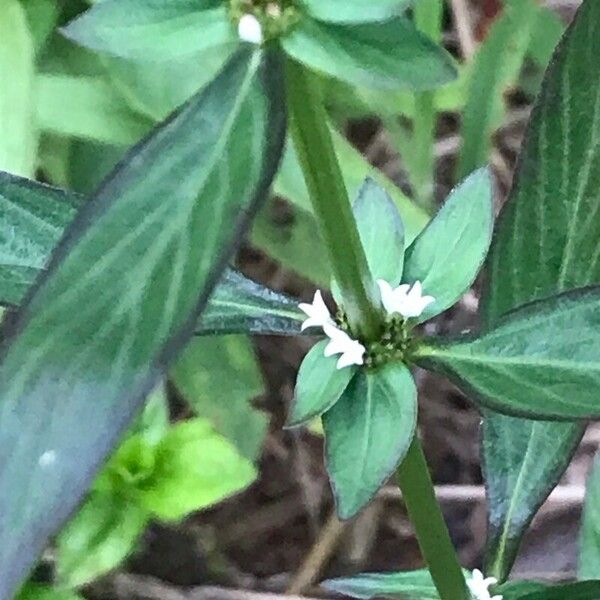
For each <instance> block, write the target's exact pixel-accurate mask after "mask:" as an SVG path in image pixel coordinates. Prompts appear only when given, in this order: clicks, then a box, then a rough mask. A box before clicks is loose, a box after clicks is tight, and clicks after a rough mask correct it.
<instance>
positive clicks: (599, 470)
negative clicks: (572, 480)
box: [577, 453, 600, 579]
mask: <svg viewBox="0 0 600 600" xmlns="http://www.w3.org/2000/svg"><path fill="white" fill-rule="evenodd" d="M577 574H578V575H579V577H580V578H581V579H592V578H593V577H600V453H597V454H596V459H595V460H594V465H593V467H592V471H591V473H590V476H589V478H588V481H587V488H586V494H585V505H584V508H583V517H582V520H581V537H580V544H579V565H578V569H577Z"/></svg>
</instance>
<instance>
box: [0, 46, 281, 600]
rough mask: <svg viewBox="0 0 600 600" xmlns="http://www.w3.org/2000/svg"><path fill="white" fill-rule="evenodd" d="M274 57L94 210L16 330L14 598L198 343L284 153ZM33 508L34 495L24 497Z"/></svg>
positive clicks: (4, 534)
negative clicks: (188, 348) (211, 303)
mask: <svg viewBox="0 0 600 600" xmlns="http://www.w3.org/2000/svg"><path fill="white" fill-rule="evenodd" d="M275 58H276V57H275V56H274V55H271V54H264V53H262V52H249V51H248V52H246V51H243V52H241V53H239V54H237V55H236V56H235V57H234V58H233V59H232V61H231V62H230V63H228V65H227V67H226V68H225V69H224V70H223V72H222V73H221V74H220V75H219V77H218V78H217V79H216V80H215V81H214V82H213V83H212V84H211V85H209V86H208V87H207V88H206V89H205V90H204V91H203V92H201V93H200V94H199V95H198V96H196V97H194V98H193V99H192V100H190V102H189V103H188V104H187V105H186V106H184V107H183V108H182V110H181V111H179V112H177V113H175V114H174V115H173V117H172V118H170V119H169V120H167V121H166V122H165V123H164V124H163V125H162V126H160V127H159V128H158V129H157V130H156V131H155V132H154V133H153V134H152V135H151V136H150V137H149V138H148V139H146V140H145V141H144V142H142V143H141V144H140V145H139V146H137V147H136V148H135V149H134V150H132V152H131V153H130V154H129V155H128V156H127V157H126V158H125V159H124V160H123V162H122V163H121V164H120V166H119V167H118V168H117V169H116V171H115V172H114V173H112V174H111V175H110V177H109V178H108V179H107V181H106V182H105V183H104V185H102V186H101V188H100V189H99V191H98V192H97V193H96V194H94V196H93V198H92V199H91V200H90V201H89V202H88V203H86V204H85V206H84V208H83V209H82V210H81V211H80V213H79V215H78V217H77V218H76V220H75V221H74V223H73V224H72V225H71V226H70V227H69V228H68V230H67V232H66V234H65V236H64V237H63V240H62V242H61V243H60V244H59V246H58V248H57V250H56V251H55V252H54V254H53V257H52V259H51V261H50V264H49V267H48V270H47V271H45V272H44V274H43V275H42V276H41V277H40V278H39V279H38V280H37V284H36V286H35V289H34V290H33V291H32V292H31V293H30V294H29V296H28V299H27V300H26V302H25V303H24V304H23V305H22V306H21V308H20V309H19V311H18V313H17V315H16V317H15V318H14V319H12V320H11V324H10V329H9V330H7V331H5V332H4V333H5V339H4V344H3V348H2V355H3V359H4V360H3V364H2V367H1V370H0V447H1V448H4V449H7V448H10V452H6V451H4V452H3V453H2V454H1V455H0V487H1V488H2V489H3V490H10V492H9V493H4V494H2V495H1V496H0V537H1V538H2V539H3V540H4V541H3V543H2V546H1V547H0V597H9V596H10V595H11V593H13V592H14V590H15V588H16V587H17V585H18V584H19V583H20V581H21V580H22V578H23V577H24V576H25V574H26V572H27V570H28V569H29V567H30V566H31V565H32V564H33V562H34V561H35V559H36V557H37V555H38V553H39V552H40V551H41V549H42V548H43V546H44V544H45V543H46V541H47V539H48V537H49V536H50V535H51V534H52V533H54V532H55V531H56V529H57V528H58V527H59V526H60V524H61V523H62V522H63V521H64V520H65V518H66V517H67V516H68V515H69V514H70V512H71V511H72V510H73V508H74V507H75V506H76V504H77V503H78V501H79V500H80V498H81V497H82V495H83V493H84V492H85V489H86V488H87V487H88V485H89V484H90V483H91V480H92V479H93V476H94V474H95V472H96V470H97V468H98V466H99V464H101V462H102V461H103V459H104V458H105V456H106V455H107V454H108V452H109V451H110V450H111V448H112V447H113V446H114V444H115V442H116V440H117V439H118V438H119V436H120V434H121V433H122V431H123V430H124V429H125V428H126V427H127V426H128V424H129V423H130V422H131V420H132V418H133V416H134V415H135V413H136V412H137V411H138V410H139V407H140V405H141V402H142V401H143V399H144V397H145V396H146V395H147V393H148V391H149V390H150V389H152V387H154V385H155V384H156V382H157V380H158V379H160V378H161V377H162V376H163V375H164V371H165V369H166V368H167V367H168V365H169V363H170V362H171V361H172V359H173V358H174V357H175V356H176V354H177V353H178V351H179V350H180V349H181V346H182V345H183V344H184V343H185V342H186V341H187V340H188V338H189V336H190V335H192V333H193V323H194V322H195V320H196V319H197V318H198V314H199V312H200V311H201V310H202V309H203V308H204V305H205V304H206V301H207V298H208V296H209V294H210V293H211V292H212V288H213V287H214V283H215V282H216V281H217V280H218V278H219V277H220V275H221V272H222V270H223V268H224V266H225V264H226V261H227V259H228V257H229V256H230V254H231V252H232V251H233V249H234V247H235V243H236V242H239V240H240V239H241V234H242V233H243V231H244V226H245V225H246V223H247V220H248V217H249V215H251V214H252V213H253V212H254V210H255V208H256V205H257V203H258V202H259V201H260V200H262V199H263V198H264V197H266V195H267V193H268V186H269V183H270V180H271V178H272V176H273V174H274V172H275V170H276V168H277V163H278V160H279V156H280V152H281V148H282V145H283V138H284V131H285V119H284V111H283V109H282V98H281V87H282V86H281V77H280V76H281V69H280V65H279V62H278V61H277V60H275ZM25 499H26V500H25Z"/></svg>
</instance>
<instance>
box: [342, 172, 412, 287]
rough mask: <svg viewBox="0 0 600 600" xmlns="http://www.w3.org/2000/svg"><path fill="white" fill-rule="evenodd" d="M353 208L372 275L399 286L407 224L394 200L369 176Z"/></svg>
mask: <svg viewBox="0 0 600 600" xmlns="http://www.w3.org/2000/svg"><path fill="white" fill-rule="evenodd" d="M352 211H353V212H354V217H355V218H356V224H357V226H358V233H359V235H360V241H361V242H362V245H363V248H364V249H365V254H366V256H367V262H368V263H369V269H370V271H371V274H372V275H373V277H374V278H375V279H385V280H386V281H387V282H388V283H390V284H391V285H394V286H396V285H398V284H399V283H400V279H401V278H402V268H403V266H404V225H403V224H402V219H401V218H400V214H399V213H398V209H397V208H396V207H395V206H394V203H393V202H392V199H391V198H390V197H389V195H388V194H387V192H386V191H385V190H384V189H383V188H382V187H380V186H379V185H378V184H377V183H376V182H375V181H373V180H372V179H367V180H366V181H365V183H364V184H363V186H362V187H361V189H360V191H359V192H358V198H357V199H356V201H355V202H354V204H353V207H352Z"/></svg>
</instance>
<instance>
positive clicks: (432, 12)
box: [411, 0, 443, 210]
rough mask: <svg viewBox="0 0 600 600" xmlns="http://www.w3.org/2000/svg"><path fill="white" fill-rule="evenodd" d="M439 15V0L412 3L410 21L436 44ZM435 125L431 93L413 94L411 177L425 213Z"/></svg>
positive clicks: (430, 197) (430, 201)
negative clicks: (411, 18) (412, 15)
mask: <svg viewBox="0 0 600 600" xmlns="http://www.w3.org/2000/svg"><path fill="white" fill-rule="evenodd" d="M442 14H443V4H442V1H441V0H419V2H416V3H415V6H414V19H415V25H416V26H417V29H419V31H421V32H422V33H424V34H425V35H427V36H428V37H430V38H431V39H432V40H433V41H434V42H436V43H439V41H440V40H441V37H442ZM436 124H437V111H436V107H435V92H434V91H428V92H422V93H420V94H416V96H415V115H414V120H413V149H412V160H411V162H412V165H413V169H412V173H411V175H412V184H413V186H414V191H415V197H416V198H417V200H418V201H419V203H420V204H421V205H422V206H423V208H425V209H427V210H432V209H433V206H434V182H435V128H436Z"/></svg>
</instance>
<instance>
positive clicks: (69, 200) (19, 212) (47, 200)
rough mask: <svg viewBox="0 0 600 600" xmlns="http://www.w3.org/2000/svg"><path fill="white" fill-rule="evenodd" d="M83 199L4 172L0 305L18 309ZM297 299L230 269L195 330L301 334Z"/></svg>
mask: <svg viewBox="0 0 600 600" xmlns="http://www.w3.org/2000/svg"><path fill="white" fill-rule="evenodd" d="M82 204H83V198H82V197H81V196H78V195H77V194H73V193H70V192H66V191H64V190H59V189H56V188H52V187H49V186H45V185H41V184H39V183H35V182H33V181H29V180H28V179H23V178H20V177H15V176H12V175H9V174H7V173H1V172H0V208H1V210H0V305H4V306H12V307H15V306H18V305H19V304H20V303H21V302H22V300H23V298H24V297H25V294H26V292H27V290H28V289H29V288H30V287H31V286H32V285H33V283H34V281H35V279H36V278H37V277H38V275H39V274H40V273H41V272H42V270H43V269H44V267H45V265H46V264H47V262H48V259H49V257H50V253H51V252H52V250H53V249H54V247H55V246H56V244H57V243H58V240H59V239H60V238H61V236H62V234H63V231H64V230H65V229H66V227H67V226H68V225H69V224H70V223H71V222H72V220H73V218H74V217H75V214H76V212H77V207H78V206H81V205H82ZM305 318H306V315H304V313H303V312H302V311H300V310H299V309H298V306H297V301H296V300H294V299H292V298H290V297H289V296H285V295H284V294H278V293H276V292H273V291H272V290H270V289H269V288H266V287H264V286H262V285H259V284H257V283H255V282H253V281H251V280H250V279H247V278H246V277H244V276H243V275H241V274H240V273H238V272H236V271H233V270H230V269H228V270H226V271H225V274H224V275H223V278H222V279H221V280H220V282H219V284H218V285H217V287H216V288H215V291H214V293H213V295H212V296H211V298H210V300H209V302H208V305H207V306H206V309H205V311H204V313H203V315H202V318H201V319H200V320H199V322H198V325H197V326H196V334H197V335H217V334H226V333H256V334H261V333H266V334H278V335H297V334H299V333H300V326H301V325H302V322H303V321H304V319H305Z"/></svg>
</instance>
